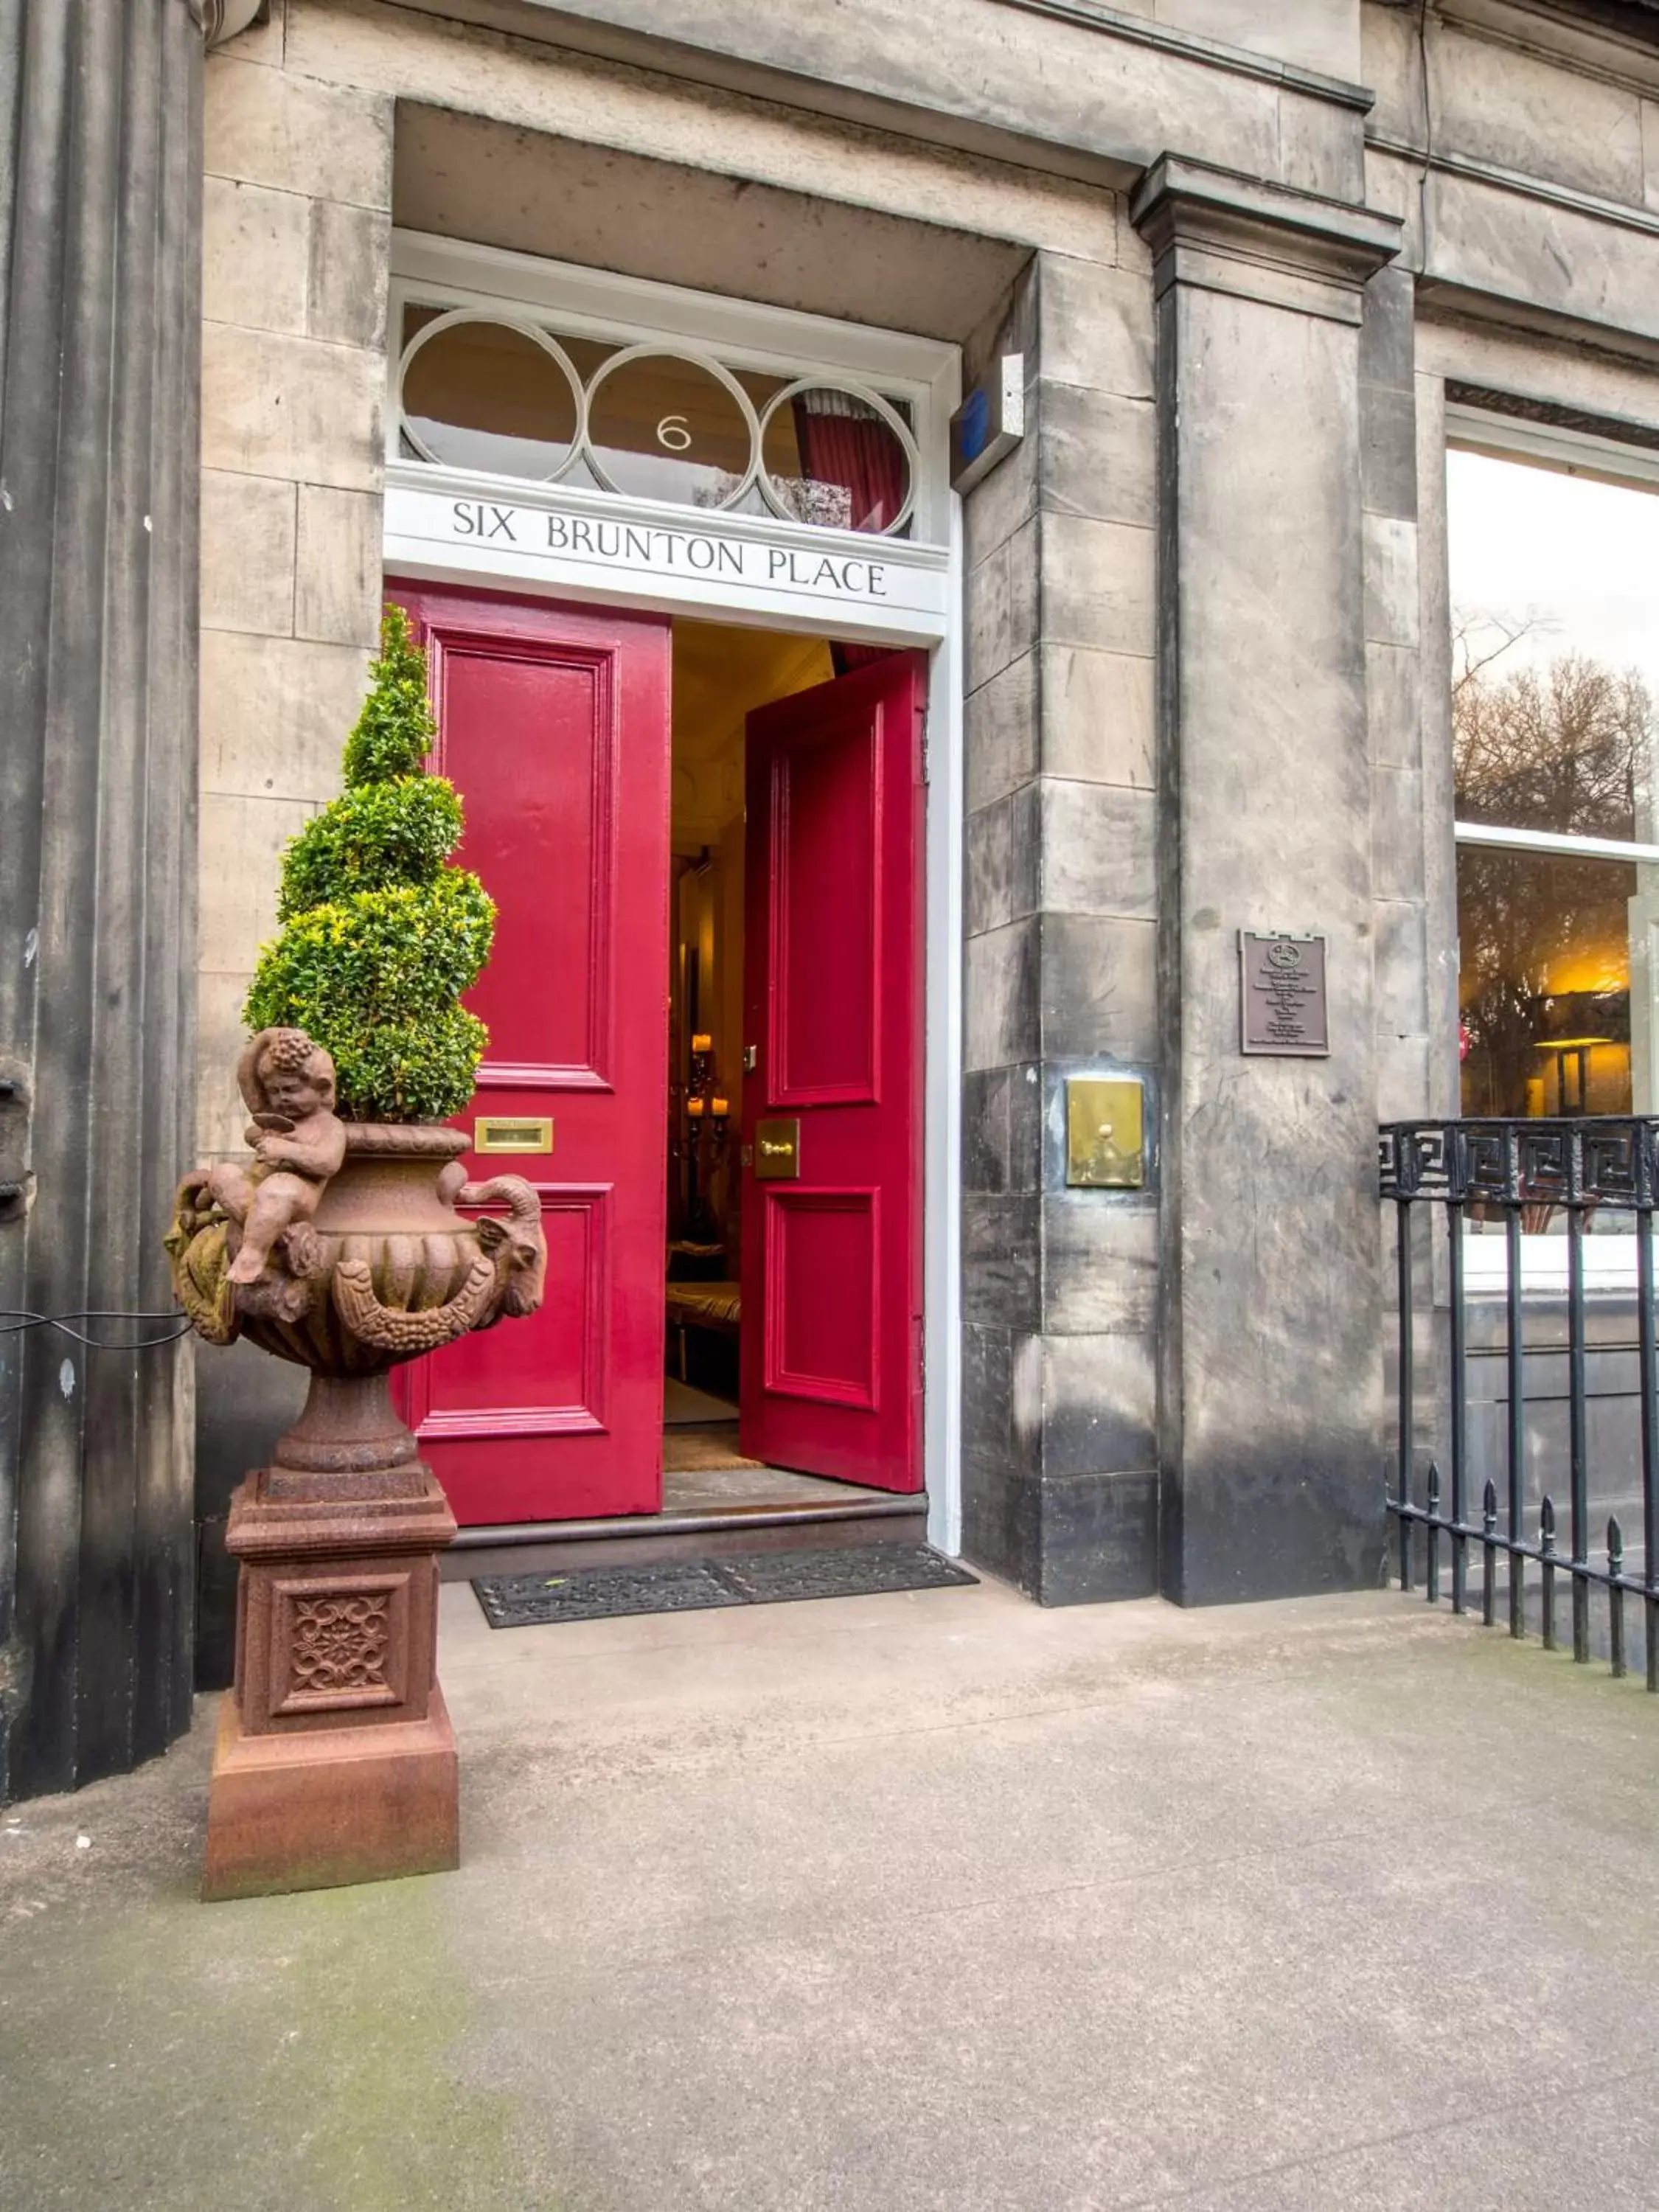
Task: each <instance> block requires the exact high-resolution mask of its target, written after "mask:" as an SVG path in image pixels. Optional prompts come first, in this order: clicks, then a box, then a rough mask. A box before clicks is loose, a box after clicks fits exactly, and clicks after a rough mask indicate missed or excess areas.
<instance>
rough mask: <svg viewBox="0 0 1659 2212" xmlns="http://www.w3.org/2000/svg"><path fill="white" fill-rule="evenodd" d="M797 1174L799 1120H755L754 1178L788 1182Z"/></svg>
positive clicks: (798, 1164) (762, 1180)
mask: <svg viewBox="0 0 1659 2212" xmlns="http://www.w3.org/2000/svg"><path fill="white" fill-rule="evenodd" d="M799 1174H800V1123H799V1121H794V1120H791V1121H757V1122H756V1124H755V1180H756V1182H793V1181H795V1180H796V1179H797V1178H798V1177H799Z"/></svg>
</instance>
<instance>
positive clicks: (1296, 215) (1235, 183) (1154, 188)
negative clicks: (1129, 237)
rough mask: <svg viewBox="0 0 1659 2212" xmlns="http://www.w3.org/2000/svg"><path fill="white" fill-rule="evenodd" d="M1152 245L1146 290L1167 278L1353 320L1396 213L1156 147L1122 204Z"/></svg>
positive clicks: (1392, 233) (1166, 285)
mask: <svg viewBox="0 0 1659 2212" xmlns="http://www.w3.org/2000/svg"><path fill="white" fill-rule="evenodd" d="M1129 219H1130V221H1131V222H1133V224H1134V226H1135V228H1136V229H1137V230H1139V233H1140V234H1141V236H1142V237H1143V238H1144V239H1145V240H1146V243H1147V245H1148V246H1150V247H1151V248H1152V257H1153V263H1152V283H1153V289H1154V292H1155V294H1156V295H1157V296H1158V297H1159V298H1162V296H1163V295H1164V293H1165V292H1167V291H1168V290H1169V289H1170V286H1171V285H1173V284H1192V285H1197V286H1200V287H1202V288H1203V289H1206V290H1208V291H1214V292H1229V293H1232V294H1234V295H1236V296H1237V297H1238V298H1240V299H1245V300H1259V301H1262V302H1264V303H1265V304H1266V305H1267V306H1268V307H1285V308H1289V309H1291V311H1293V312H1294V313H1300V314H1307V315H1324V316H1327V317H1328V318H1329V319H1331V320H1332V321H1334V322H1341V323H1352V324H1354V325H1358V322H1359V320H1360V318H1361V314H1362V312H1363V306H1362V300H1361V295H1362V293H1363V291H1364V287H1365V285H1366V284H1367V283H1369V281H1370V278H1371V277H1373V276H1375V275H1376V272H1377V270H1379V269H1383V268H1386V266H1387V265H1388V264H1389V262H1390V261H1392V260H1393V259H1394V258H1395V255H1396V254H1397V253H1398V252H1399V251H1400V245H1401V235H1402V226H1401V222H1400V221H1399V219H1398V218H1397V217H1396V216H1390V215H1383V214H1379V213H1378V212H1377V211H1376V210H1375V209H1372V208H1365V207H1358V206H1355V205H1354V204H1352V203H1351V202H1348V201H1345V200H1332V199H1326V198H1324V197H1322V196H1321V195H1319V194H1317V193H1314V192H1301V191H1291V190H1289V189H1288V188H1287V187H1286V186H1285V185H1273V184H1267V183H1265V182H1262V181H1261V180H1260V179H1256V178H1254V177H1243V176H1239V175H1237V174H1235V173H1233V172H1232V171H1231V170H1228V169H1218V168H1216V167H1212V165H1211V164H1210V163H1209V162H1207V161H1192V160H1190V159H1189V158H1188V157H1187V156H1186V155H1179V154H1164V155H1160V156H1159V158H1158V160H1157V161H1155V162H1154V163H1153V164H1152V167H1151V168H1150V169H1149V170H1148V171H1147V173H1146V177H1145V179H1143V181H1142V183H1141V185H1140V188H1139V191H1137V192H1136V193H1135V195H1134V197H1133V199H1132V200H1131V202H1130V204H1129Z"/></svg>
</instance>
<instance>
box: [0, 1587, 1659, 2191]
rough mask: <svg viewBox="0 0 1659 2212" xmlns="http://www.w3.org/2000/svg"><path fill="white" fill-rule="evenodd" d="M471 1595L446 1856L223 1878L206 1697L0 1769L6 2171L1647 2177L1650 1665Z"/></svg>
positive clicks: (1419, 1622) (999, 1609) (168, 2178)
mask: <svg viewBox="0 0 1659 2212" xmlns="http://www.w3.org/2000/svg"><path fill="white" fill-rule="evenodd" d="M443 1608H444V1628H443V1649H442V1672H443V1678H444V1680H445V1683H446V1686H447V1692H448V1696H449V1699H450V1704H451V1706H452V1709H453V1713H454V1717H455V1722H456V1727H457V1730H458V1733H459V1736H460V1740H461V1744H462V1755H463V1761H464V1766H463V1819H464V1848H465V1866H464V1868H463V1869H462V1870H461V1871H460V1873H459V1874H458V1875H441V1876H436V1877H430V1878H427V1879H423V1880H421V1881H409V1882H401V1883H389V1884H385V1885H382V1886H380V1887H376V1888H368V1889H362V1890H356V1891H341V1892H333V1893H322V1894H317V1895H313V1896H309V1897H296V1898H278V1899H261V1900H258V1901H255V1902H253V1903H251V1904H246V1905H217V1906H212V1907H203V1906H200V1905H197V1904H196V1903H195V1901H194V1899H193V1897H192V1894H191V1888H192V1884H193V1881H194V1879H195V1874H196V1868H197V1859H198V1856H199V1850H200V1820H201V1810H202V1805H203V1801H204V1785H205V1778H206V1765H207V1753H208V1746H209V1736H210V1723H211V1711H210V1701H204V1705H203V1708H202V1710H201V1711H199V1713H198V1717H197V1726H196V1729H195V1730H194V1733H193V1735H191V1738H190V1740H189V1741H187V1742H186V1743H185V1745H183V1746H181V1747H180V1748H179V1750H178V1751H177V1752H175V1753H173V1755H172V1756H171V1757H170V1758H169V1759H167V1760H166V1761H165V1762H162V1763H160V1764H158V1765H153V1766H150V1767H148V1768H146V1769H144V1770H143V1771H141V1772H140V1773H138V1774H137V1775H136V1776H133V1777H131V1778H128V1779H125V1780H122V1781H119V1782H115V1783H110V1784H99V1785H97V1786H96V1787H94V1788H92V1789H89V1790H86V1791H84V1792H83V1793H82V1795H81V1796H78V1797H74V1798H57V1799H50V1800H45V1801H41V1802H37V1803H34V1804H30V1805H25V1806H23V1807H21V1808H18V1810H17V1811H16V1812H15V1814H10V1815H3V1814H0V1923H3V1929H4V1936H3V1942H4V1955H5V1970H4V1972H3V1974H0V2081H4V2083H5V2085H6V2087H5V2091H4V2093H3V2095H0V2201H3V2202H4V2203H6V2204H7V2205H8V2206H16V2207H17V2208H19V2212H41V2209H42V2208H46V2207H58V2206H64V2207H70V2206H73V2207H76V2208H81V2207H84V2206H88V2205H97V2206H100V2207H101V2208H105V2212H125V2208H129V2207H138V2206H149V2205H152V2204H161V2203H166V2204H167V2205H168V2206H169V2207H173V2208H181V2212H192V2208H201V2212H209V2208H211V2212H264V2208H270V2212H278V2208H283V2212H294V2208H296V2207H298V2208H301V2212H332V2208H335V2207H341V2208H344V2207H347V2206H349V2207H351V2208H352V2212H364V2208H379V2207H381V2206H385V2207H388V2208H390V2207H393V2206H396V2207H398V2208H426V2207H432V2208H442V2212H461V2208H474V2207H476V2208H479V2212H485V2208H487V2212H528V2208H532V2207H535V2208H548V2212H554V2208H557V2212H692V2208H703V2207H708V2208H714V2207H720V2208H741V2212H907V2208H918V2207H927V2208H938V2209H939V2212H947V2208H948V2212H1027V2208H1029V2212H1072V2208H1075V2209H1076V2212H1082V2208H1085V2207H1088V2208H1099V2207H1106V2206H1132V2205H1133V2206H1146V2205H1154V2204H1155V2205H1158V2206H1169V2205H1178V2206H1180V2207H1182V2208H1183V2212H1200V2208H1202V2212H1287V2208H1288V2212H1329V2208H1330V2207H1332V2206H1334V2205H1340V2206H1342V2207H1344V2208H1345V2212H1367V2208H1376V2207H1387V2208H1390V2212H1392V2208H1397V2207H1410V2206H1421V2207H1425V2208H1434V2209H1435V2212H1441V2208H1443V2207H1444V2206H1445V2205H1447V2204H1449V2203H1457V2204H1459V2205H1460V2206H1469V2207H1478V2208H1490V2212H1497V2208H1499V2207H1502V2208H1503V2212H1530V2209H1531V2208H1537V2212H1544V2208H1546V2207H1547V2208H1549V2212H1561V2208H1575V2207H1581V2206H1583V2207H1589V2206H1591V2205H1595V2206H1597V2207H1602V2206H1613V2205H1618V2206H1638V2205H1647V2204H1650V2203H1651V2202H1652V2201H1653V2179H1652V2177H1653V2174H1654V2172H1655V2171H1656V2167H1659V2119H1656V2112H1659V2100H1656V2094H1655V2092H1656V2088H1659V2060H1656V2032H1659V1857H1656V1854H1655V1851H1654V1849H1653V1844H1652V1832H1653V1806H1654V1803H1655V1802H1656V1790H1659V1714H1656V1710H1655V1707H1654V1705H1653V1703H1652V1702H1651V1701H1650V1700H1649V1699H1647V1698H1646V1697H1645V1696H1644V1693H1643V1692H1642V1691H1641V1690H1639V1689H1638V1688H1637V1687H1635V1686H1633V1685H1631V1684H1623V1685H1620V1684H1614V1683H1613V1682H1611V1681H1609V1680H1607V1679H1606V1678H1605V1676H1604V1675H1603V1674H1601V1673H1600V1672H1599V1671H1594V1670H1592V1671H1585V1670H1575V1669H1574V1668H1572V1667H1571V1663H1570V1662H1567V1661H1565V1660H1564V1659H1563V1660H1551V1659H1548V1658H1546V1657H1545V1656H1542V1655H1541V1653H1540V1652H1539V1651H1538V1650H1537V1649H1536V1648H1535V1647H1534V1648H1531V1649H1528V1650H1514V1649H1513V1648H1512V1647H1510V1645H1509V1644H1506V1643H1505V1642H1504V1641H1503V1640H1502V1639H1501V1638H1497V1637H1494V1636H1485V1635H1483V1634H1482V1633H1481V1632H1480V1630H1478V1629H1477V1628H1475V1627H1474V1626H1472V1625H1469V1624H1467V1623H1454V1622H1452V1621H1451V1620H1449V1617H1448V1616H1447V1615H1446V1614H1445V1613H1440V1614H1437V1615H1436V1614H1431V1613H1428V1611H1427V1609H1426V1608H1425V1607H1424V1606H1423V1605H1422V1603H1421V1602H1420V1601H1406V1600H1404V1599H1402V1598H1401V1597H1399V1596H1398V1595H1394V1594H1379V1595H1376V1596H1360V1597H1354V1598H1343V1599H1336V1600H1324V1601H1307V1602H1303V1603H1297V1604H1283V1605H1271V1606H1261V1607H1236V1608H1224V1609H1220V1610H1216V1611H1210V1612H1204V1613H1178V1612H1176V1611H1174V1610H1173V1609H1171V1608H1170V1607H1165V1606H1164V1605H1162V1604H1159V1603H1158V1602H1156V1601H1148V1602H1146V1603H1137V1604H1131V1605H1121V1606H1115V1607H1095V1608H1087V1607H1083V1608H1078V1609H1075V1610H1070V1611H1057V1612H1043V1611H1040V1610H1039V1609H1037V1608H1036V1607H1032V1606H1030V1605H1029V1604H1027V1603H1026V1602H1024V1601H1023V1600H1020V1599H1018V1598H1016V1597H1014V1596H1013V1595H1012V1594H1011V1593H1009V1592H1007V1591H1006V1590H1004V1589H1000V1587H998V1586H996V1585H994V1584H990V1583H987V1584H984V1585H982V1586H981V1587H980V1588H978V1589H963V1590H959V1591H948V1592H934V1593H927V1594H923V1595H904V1596H887V1597H880V1598H874V1599H866V1600H853V1601H834V1602H822V1603H809V1604H796V1605H781V1606H775V1607H769V1608H764V1609H763V1608H759V1607H756V1608H744V1609H742V1610H740V1611H734V1612H727V1613H691V1614H682V1615H678V1616H671V1617H665V1618H658V1619H634V1620H613V1621H605V1622H595V1623H590V1624H585V1625H582V1626H565V1627H553V1628H538V1629H518V1630H511V1631H507V1632H491V1631H490V1630H489V1629H488V1628H487V1627H486V1626H484V1624H483V1620H482V1617H481V1616H480V1614H479V1612H478V1609H477V1605H476V1604H475V1602H474V1601H473V1598H472V1595H471V1590H470V1589H467V1588H466V1587H465V1585H458V1586H453V1587H450V1588H447V1589H446V1590H445V1592H444V1596H443ZM82 1836H84V1837H85V1838H87V1839H88V1840H87V1845H86V1847H85V1848H84V1849H82V1848H79V1847H78V1838H81V1837H82Z"/></svg>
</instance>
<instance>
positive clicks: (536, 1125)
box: [472, 1114, 553, 1152]
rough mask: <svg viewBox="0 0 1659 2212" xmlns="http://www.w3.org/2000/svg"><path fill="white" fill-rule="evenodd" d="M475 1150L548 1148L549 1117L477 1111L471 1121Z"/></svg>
mask: <svg viewBox="0 0 1659 2212" xmlns="http://www.w3.org/2000/svg"><path fill="white" fill-rule="evenodd" d="M472 1149H473V1151H474V1152H551V1151H552V1149H553V1124H552V1122H551V1121H550V1120H537V1119H536V1118H535V1117H534V1116H531V1117H528V1118H526V1116H525V1115H522V1114H480V1115H479V1116H478V1118H477V1121H474V1123H473V1124H472Z"/></svg>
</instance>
